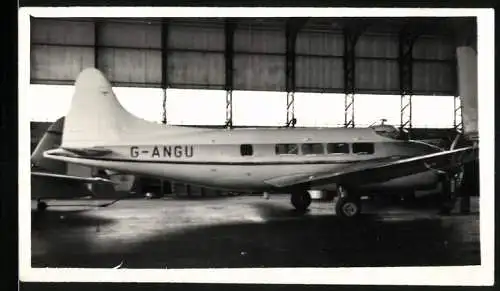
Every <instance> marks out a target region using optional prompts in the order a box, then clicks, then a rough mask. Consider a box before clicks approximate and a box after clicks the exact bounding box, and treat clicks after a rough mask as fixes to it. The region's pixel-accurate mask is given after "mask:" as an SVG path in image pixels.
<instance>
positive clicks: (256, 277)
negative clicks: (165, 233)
mask: <svg viewBox="0 0 500 291" xmlns="http://www.w3.org/2000/svg"><path fill="white" fill-rule="evenodd" d="M31 16H33V17H51V18H57V17H65V18H69V17H108V18H110V17H141V18H147V17H465V16H473V17H477V32H478V33H477V35H478V45H477V48H478V96H479V98H478V103H479V104H478V105H479V112H480V114H478V115H480V116H481V118H479V125H478V127H479V136H480V148H481V150H480V160H481V162H480V172H481V175H480V190H481V192H482V193H481V195H480V197H481V199H480V209H481V211H480V242H481V243H480V244H481V265H480V266H464V267H383V268H382V267H370V268H354V267H352V268H351V267H350V268H266V269H259V268H251V269H248V268H242V269H165V270H161V269H138V270H135V269H133V270H132V269H118V270H115V269H83V268H82V269H79V268H74V269H73V268H32V267H31V219H30V217H31V207H30V205H31V203H30V197H31V195H30V193H31V186H30V181H31V179H30V167H29V165H30V163H29V157H30V148H29V141H30V126H29V112H28V108H29V106H28V103H27V102H28V100H27V96H28V94H27V90H28V86H29V84H30V41H31V40H30V17H31ZM494 28H495V26H494V10H493V9H482V8H481V9H460V8H453V9H452V8H306V7H299V8H215V7H57V8H53V7H44V8H30V7H23V8H20V10H19V31H18V33H19V109H18V110H19V169H18V170H19V180H18V182H19V195H18V197H19V275H20V276H19V278H20V280H21V281H24V282H176V283H178V282H183V283H259V284H264V283H266V284H357V285H461V286H481V285H482V286H486V285H492V284H493V283H494V258H495V256H494V232H495V224H494V223H495V222H494V193H495V192H494V178H493V177H494V176H493V173H494V158H493V157H494V136H495V134H494V123H493V122H492V121H493V120H495V119H494V106H493V105H494V83H493V80H494V62H493V61H492V60H494V58H495V54H494Z"/></svg>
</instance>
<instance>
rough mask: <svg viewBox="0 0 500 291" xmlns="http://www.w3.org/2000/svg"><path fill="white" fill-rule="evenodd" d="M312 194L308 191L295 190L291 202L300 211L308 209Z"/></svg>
mask: <svg viewBox="0 0 500 291" xmlns="http://www.w3.org/2000/svg"><path fill="white" fill-rule="evenodd" d="M311 201H312V199H311V194H309V192H307V191H298V192H293V193H292V197H291V202H292V205H293V207H295V209H296V210H298V211H301V212H302V211H306V210H307V208H308V207H309V205H311Z"/></svg>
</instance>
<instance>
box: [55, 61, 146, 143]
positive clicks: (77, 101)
mask: <svg viewBox="0 0 500 291" xmlns="http://www.w3.org/2000/svg"><path fill="white" fill-rule="evenodd" d="M144 123H148V125H147V126H151V123H149V122H147V121H145V120H142V119H140V118H138V117H136V116H134V115H133V114H131V113H129V112H128V111H127V110H126V109H125V108H123V107H122V105H121V104H120V102H119V101H118V99H117V98H116V96H115V94H114V92H113V89H112V87H111V84H110V83H109V81H108V80H107V79H106V77H105V76H104V75H103V74H102V73H101V72H100V71H99V70H97V69H95V68H87V69H85V70H83V71H82V72H81V73H80V74H79V75H78V77H77V79H76V81H75V91H74V94H73V98H72V100H71V105H70V109H69V112H68V114H67V115H66V121H65V125H64V130H63V137H62V144H61V146H62V147H64V148H86V147H92V146H97V145H106V144H112V143H114V142H117V141H120V140H123V137H124V136H125V134H124V132H125V131H126V130H127V129H130V128H136V127H137V126H138V125H141V124H144Z"/></svg>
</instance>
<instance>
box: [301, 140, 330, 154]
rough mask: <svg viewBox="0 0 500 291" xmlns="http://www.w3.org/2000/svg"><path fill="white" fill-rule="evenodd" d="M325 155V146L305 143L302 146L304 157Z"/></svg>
mask: <svg viewBox="0 0 500 291" xmlns="http://www.w3.org/2000/svg"><path fill="white" fill-rule="evenodd" d="M324 153H325V152H324V150H323V144H320V143H305V144H303V145H302V154H304V155H321V154H324Z"/></svg>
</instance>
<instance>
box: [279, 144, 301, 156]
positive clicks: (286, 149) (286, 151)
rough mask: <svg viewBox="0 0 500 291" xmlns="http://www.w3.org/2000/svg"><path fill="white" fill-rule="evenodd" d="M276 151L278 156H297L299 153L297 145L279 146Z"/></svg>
mask: <svg viewBox="0 0 500 291" xmlns="http://www.w3.org/2000/svg"><path fill="white" fill-rule="evenodd" d="M275 149H276V154H277V155H297V154H298V153H299V148H298V146H297V145H296V144H277V145H276V147H275Z"/></svg>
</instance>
